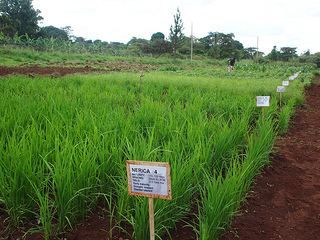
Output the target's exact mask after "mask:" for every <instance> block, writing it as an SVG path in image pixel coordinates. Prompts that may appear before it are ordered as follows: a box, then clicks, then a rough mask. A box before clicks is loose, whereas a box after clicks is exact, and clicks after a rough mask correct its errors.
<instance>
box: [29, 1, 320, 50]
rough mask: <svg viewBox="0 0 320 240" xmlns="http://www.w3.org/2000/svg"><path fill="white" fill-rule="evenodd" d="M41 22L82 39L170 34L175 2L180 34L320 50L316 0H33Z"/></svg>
mask: <svg viewBox="0 0 320 240" xmlns="http://www.w3.org/2000/svg"><path fill="white" fill-rule="evenodd" d="M33 5H34V7H35V8H37V9H39V10H40V11H41V15H42V17H43V18H44V20H43V21H42V23H41V26H47V25H53V26H56V27H63V26H71V27H72V29H73V34H74V35H76V36H82V37H84V38H86V39H92V40H95V39H101V40H104V41H108V42H110V41H119V42H124V43H127V42H128V41H129V40H130V39H131V38H132V37H139V38H145V39H150V37H151V35H152V34H153V33H155V32H163V33H164V34H165V35H166V37H167V36H168V34H169V28H170V25H171V24H172V23H173V15H174V14H175V12H176V9H177V7H179V8H180V11H181V16H182V20H183V22H184V33H185V35H190V31H191V23H193V28H194V36H195V37H198V38H199V37H203V36H206V35H207V33H208V32H215V31H218V32H223V33H234V34H235V38H236V39H237V40H239V41H240V42H242V43H243V44H244V47H255V46H256V45H257V36H259V49H260V50H261V51H263V52H265V53H269V52H270V51H271V49H272V47H273V46H274V45H276V46H277V47H278V48H280V47H298V52H299V53H302V52H304V51H306V50H308V49H310V51H311V52H312V53H314V52H320V31H319V29H320V28H319V25H320V0H303V1H302V0H242V1H239V0H90V1H88V0H73V1H72V0H54V1H52V0H34V1H33Z"/></svg>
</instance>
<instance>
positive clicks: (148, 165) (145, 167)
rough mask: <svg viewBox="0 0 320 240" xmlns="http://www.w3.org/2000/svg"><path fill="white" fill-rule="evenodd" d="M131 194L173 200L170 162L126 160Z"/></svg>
mask: <svg viewBox="0 0 320 240" xmlns="http://www.w3.org/2000/svg"><path fill="white" fill-rule="evenodd" d="M126 166H127V176H128V191H129V195H133V196H144V197H149V198H161V199H167V200H171V199H172V195H171V177H170V164H169V163H164V162H145V161H132V160H127V161H126Z"/></svg>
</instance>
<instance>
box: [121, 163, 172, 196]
mask: <svg viewBox="0 0 320 240" xmlns="http://www.w3.org/2000/svg"><path fill="white" fill-rule="evenodd" d="M130 165H141V166H144V167H148V166H150V167H165V168H166V179H167V193H168V194H167V195H161V194H153V193H143V192H133V191H132V185H133V183H132V178H131V174H130ZM126 168H127V178H128V193H129V195H131V196H142V197H148V198H160V199H166V200H172V191H171V173H170V164H169V162H148V161H135V160H127V161H126Z"/></svg>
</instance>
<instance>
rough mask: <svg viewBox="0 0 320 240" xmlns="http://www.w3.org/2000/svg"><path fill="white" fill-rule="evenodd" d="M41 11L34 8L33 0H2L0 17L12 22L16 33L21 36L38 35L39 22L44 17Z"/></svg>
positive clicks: (8, 33) (0, 2)
mask: <svg viewBox="0 0 320 240" xmlns="http://www.w3.org/2000/svg"><path fill="white" fill-rule="evenodd" d="M40 13H41V12H40V10H38V9H34V8H33V6H32V0H0V17H1V18H6V19H7V20H8V21H7V23H8V22H10V24H11V27H12V28H13V29H14V32H15V34H18V35H19V36H21V35H25V34H27V35H28V36H29V37H35V36H36V34H37V32H38V30H39V26H38V22H39V21H40V20H42V19H43V18H42V17H41V16H40ZM1 28H2V26H0V29H1ZM4 33H5V34H7V35H10V34H11V32H4Z"/></svg>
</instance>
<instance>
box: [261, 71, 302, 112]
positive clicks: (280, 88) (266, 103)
mask: <svg viewBox="0 0 320 240" xmlns="http://www.w3.org/2000/svg"><path fill="white" fill-rule="evenodd" d="M300 73H301V71H299V72H296V73H295V74H293V75H292V76H290V77H289V81H293V80H295V79H296V78H297V77H298V76H299V74H300ZM289 81H282V86H278V87H277V92H278V93H283V92H285V91H286V87H287V86H289ZM269 106H270V96H257V107H269Z"/></svg>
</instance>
